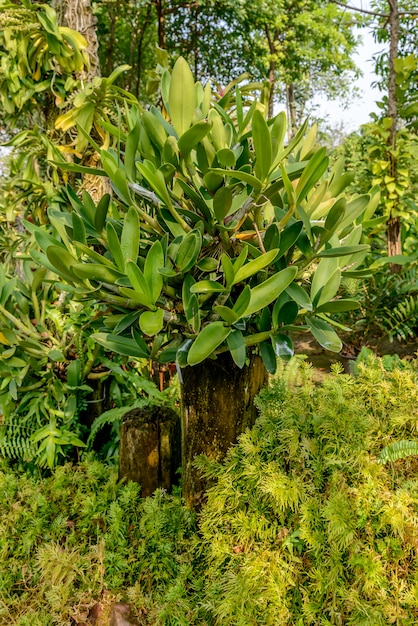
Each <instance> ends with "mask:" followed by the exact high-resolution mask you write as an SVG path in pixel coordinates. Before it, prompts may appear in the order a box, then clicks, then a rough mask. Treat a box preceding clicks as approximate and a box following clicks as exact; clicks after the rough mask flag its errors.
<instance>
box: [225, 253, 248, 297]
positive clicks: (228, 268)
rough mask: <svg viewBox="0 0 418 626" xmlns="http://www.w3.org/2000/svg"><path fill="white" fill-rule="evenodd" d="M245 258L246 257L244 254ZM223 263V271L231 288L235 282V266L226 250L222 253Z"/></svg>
mask: <svg viewBox="0 0 418 626" xmlns="http://www.w3.org/2000/svg"><path fill="white" fill-rule="evenodd" d="M240 256H241V255H240ZM245 256H246V255H245ZM243 258H245V257H244V256H243ZM237 260H238V259H237ZM221 265H222V271H223V273H224V276H225V283H226V288H227V289H231V287H232V284H233V282H234V278H235V267H234V265H233V264H232V261H231V259H230V258H229V256H228V255H227V254H225V252H223V253H222V254H221Z"/></svg>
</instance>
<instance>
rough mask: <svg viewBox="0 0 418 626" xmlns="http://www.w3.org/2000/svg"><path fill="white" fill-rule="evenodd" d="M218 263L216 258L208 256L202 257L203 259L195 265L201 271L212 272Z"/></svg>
mask: <svg viewBox="0 0 418 626" xmlns="http://www.w3.org/2000/svg"><path fill="white" fill-rule="evenodd" d="M218 265H219V261H218V259H215V258H214V257H209V256H206V257H203V259H200V261H199V263H197V267H198V268H199V269H200V271H201V272H214V271H215V270H216V269H217V268H218Z"/></svg>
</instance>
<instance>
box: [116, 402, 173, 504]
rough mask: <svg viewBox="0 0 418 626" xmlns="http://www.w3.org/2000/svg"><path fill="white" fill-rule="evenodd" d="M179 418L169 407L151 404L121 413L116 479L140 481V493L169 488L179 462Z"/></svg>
mask: <svg viewBox="0 0 418 626" xmlns="http://www.w3.org/2000/svg"><path fill="white" fill-rule="evenodd" d="M180 447H181V435H180V418H179V416H178V415H177V413H175V411H172V410H171V409H167V408H162V407H151V408H147V409H133V410H132V411H128V413H126V414H125V416H124V418H123V420H122V426H121V440H120V451H119V479H122V478H125V479H126V480H132V481H133V482H137V483H139V484H140V485H141V495H142V496H143V497H146V496H150V495H152V494H153V493H154V491H155V490H156V489H157V488H158V487H162V488H164V489H167V491H171V488H172V486H173V485H174V484H176V482H177V478H176V472H177V470H178V469H179V467H180V463H181V453H180V449H181V448H180Z"/></svg>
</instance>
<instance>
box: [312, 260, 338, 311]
mask: <svg viewBox="0 0 418 626" xmlns="http://www.w3.org/2000/svg"><path fill="white" fill-rule="evenodd" d="M340 284H341V270H340V268H339V267H337V269H336V270H335V271H334V272H332V274H331V275H329V276H328V277H327V280H326V282H325V284H324V285H322V287H320V289H318V291H317V293H316V294H315V296H314V295H313V294H312V293H311V297H312V302H313V305H314V308H316V307H318V306H321V304H325V303H326V302H329V301H330V300H332V299H333V298H334V296H335V295H336V293H337V291H338V289H339V287H340Z"/></svg>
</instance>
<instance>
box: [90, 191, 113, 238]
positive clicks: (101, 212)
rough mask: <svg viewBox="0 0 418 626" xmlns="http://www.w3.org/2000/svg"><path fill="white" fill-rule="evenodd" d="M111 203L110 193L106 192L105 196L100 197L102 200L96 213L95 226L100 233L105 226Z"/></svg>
mask: <svg viewBox="0 0 418 626" xmlns="http://www.w3.org/2000/svg"><path fill="white" fill-rule="evenodd" d="M109 204H110V194H108V193H105V194H104V196H102V197H101V198H100V201H99V203H98V205H97V207H96V213H95V215H94V226H95V228H96V230H97V232H98V233H101V232H102V230H103V229H104V227H105V224H106V217H107V212H108V210H109Z"/></svg>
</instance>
